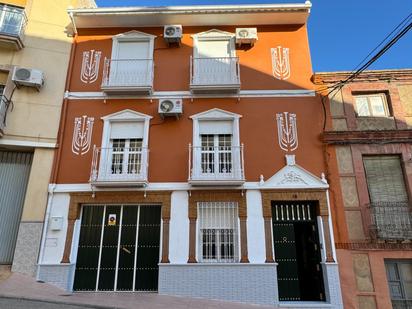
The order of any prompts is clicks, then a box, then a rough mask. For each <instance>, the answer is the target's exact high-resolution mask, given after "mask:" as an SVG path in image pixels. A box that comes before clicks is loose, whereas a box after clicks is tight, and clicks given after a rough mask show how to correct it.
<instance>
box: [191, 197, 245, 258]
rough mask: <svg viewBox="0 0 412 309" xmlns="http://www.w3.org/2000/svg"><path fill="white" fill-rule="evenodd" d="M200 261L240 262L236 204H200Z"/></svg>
mask: <svg viewBox="0 0 412 309" xmlns="http://www.w3.org/2000/svg"><path fill="white" fill-rule="evenodd" d="M197 209H198V235H199V250H198V252H199V254H198V255H199V261H200V262H205V263H208V262H210V263H235V262H238V261H239V253H238V252H239V246H238V243H239V236H238V205H237V203H236V202H200V203H198V208H197Z"/></svg>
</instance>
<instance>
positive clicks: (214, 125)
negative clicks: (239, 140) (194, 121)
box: [199, 120, 233, 134]
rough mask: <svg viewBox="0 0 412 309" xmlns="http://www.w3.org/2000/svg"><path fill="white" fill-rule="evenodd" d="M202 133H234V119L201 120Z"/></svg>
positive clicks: (200, 129)
mask: <svg viewBox="0 0 412 309" xmlns="http://www.w3.org/2000/svg"><path fill="white" fill-rule="evenodd" d="M199 133H200V134H232V133H233V121H230V120H229V121H227V120H225V121H223V120H221V121H199Z"/></svg>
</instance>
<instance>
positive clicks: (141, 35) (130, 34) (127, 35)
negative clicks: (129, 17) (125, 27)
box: [113, 30, 156, 40]
mask: <svg viewBox="0 0 412 309" xmlns="http://www.w3.org/2000/svg"><path fill="white" fill-rule="evenodd" d="M155 37H156V36H155V35H152V34H149V33H145V32H141V31H137V30H131V31H127V32H124V33H119V34H117V35H115V36H114V37H113V40H121V39H140V40H144V39H146V40H151V39H154V38H155Z"/></svg>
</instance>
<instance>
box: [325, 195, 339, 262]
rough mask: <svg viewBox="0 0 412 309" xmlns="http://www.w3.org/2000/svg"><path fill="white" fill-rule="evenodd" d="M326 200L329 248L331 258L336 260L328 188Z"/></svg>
mask: <svg viewBox="0 0 412 309" xmlns="http://www.w3.org/2000/svg"><path fill="white" fill-rule="evenodd" d="M326 201H327V203H328V213H329V216H328V222H329V234H330V242H331V244H330V245H331V249H332V256H333V260H334V261H335V262H337V259H336V247H335V237H334V235H333V226H332V213H331V211H330V199H329V190H326Z"/></svg>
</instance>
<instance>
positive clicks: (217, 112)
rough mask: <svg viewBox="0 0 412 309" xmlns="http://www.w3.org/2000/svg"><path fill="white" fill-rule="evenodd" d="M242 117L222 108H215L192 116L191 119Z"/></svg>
mask: <svg viewBox="0 0 412 309" xmlns="http://www.w3.org/2000/svg"><path fill="white" fill-rule="evenodd" d="M240 117H242V116H241V115H239V114H235V113H232V112H228V111H225V110H223V109H220V108H213V109H210V110H207V111H204V112H201V113H198V114H195V115H192V116H190V118H192V119H195V120H219V119H238V118H240Z"/></svg>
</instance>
